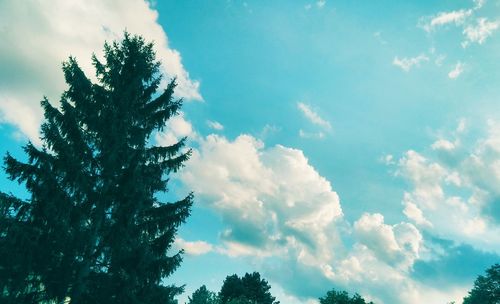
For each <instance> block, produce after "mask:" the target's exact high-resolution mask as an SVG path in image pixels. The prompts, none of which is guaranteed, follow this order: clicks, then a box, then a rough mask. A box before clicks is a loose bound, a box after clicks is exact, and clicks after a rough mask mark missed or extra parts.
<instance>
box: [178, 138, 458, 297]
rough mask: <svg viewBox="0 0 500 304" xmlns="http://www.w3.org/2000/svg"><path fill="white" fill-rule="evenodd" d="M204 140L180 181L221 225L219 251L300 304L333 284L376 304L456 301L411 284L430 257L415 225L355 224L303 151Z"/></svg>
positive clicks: (366, 220) (377, 218)
mask: <svg viewBox="0 0 500 304" xmlns="http://www.w3.org/2000/svg"><path fill="white" fill-rule="evenodd" d="M197 141H198V142H197V143H198V145H199V147H198V148H196V149H194V150H193V155H192V158H191V160H190V161H189V162H188V164H187V166H186V168H185V169H184V170H183V171H182V172H181V173H180V174H179V177H180V179H181V180H182V181H183V183H184V184H185V185H186V187H187V188H189V189H192V190H194V192H195V193H196V196H197V198H198V201H199V204H201V205H202V206H204V207H206V208H210V209H211V210H213V211H215V212H216V213H217V214H219V215H220V216H221V218H222V219H223V224H224V228H223V229H222V230H221V231H220V233H219V237H220V240H219V243H218V244H216V245H213V247H212V249H213V251H215V252H217V253H219V254H224V255H227V256H229V257H233V258H236V257H246V258H252V259H253V260H254V261H255V262H256V263H257V264H256V265H257V266H256V267H258V268H260V269H261V271H263V273H264V274H265V275H266V277H268V278H269V279H271V280H272V281H273V282H276V284H279V285H280V286H281V287H282V288H283V290H284V291H285V292H287V293H290V294H292V295H293V296H294V297H297V298H298V299H299V301H300V302H302V303H305V302H307V301H310V300H311V299H313V298H314V297H316V295H317V294H319V293H324V291H325V290H328V289H330V288H331V286H338V287H339V288H343V289H346V290H350V291H358V292H361V293H362V294H363V296H364V297H366V298H369V299H371V300H376V301H377V303H423V302H425V303H438V302H437V300H436V299H439V300H443V301H444V299H450V297H449V296H450V294H449V290H445V291H437V290H435V289H434V287H432V286H426V285H422V284H420V283H419V282H417V281H414V280H413V279H412V278H411V275H410V270H411V268H412V266H413V264H414V263H415V261H416V260H417V259H419V257H420V255H421V252H422V251H423V250H424V249H423V248H424V245H423V237H422V234H421V233H420V231H419V229H418V228H417V227H416V226H415V225H417V224H415V225H414V224H411V223H407V222H400V223H397V224H394V225H392V224H389V223H386V222H385V221H384V217H383V216H382V215H381V214H378V213H375V214H364V215H362V216H361V218H360V219H359V220H358V221H356V222H355V223H354V224H353V225H350V224H349V223H348V222H347V221H346V220H345V219H344V218H343V212H342V208H341V205H340V200H339V197H338V195H337V193H336V192H335V191H334V189H333V188H332V186H331V184H330V182H329V181H328V180H327V179H325V178H324V177H322V176H321V175H320V174H319V173H318V172H317V170H316V169H315V168H314V167H313V166H311V165H310V163H309V161H308V159H307V158H306V156H305V155H304V153H303V152H302V151H301V150H297V149H293V148H289V147H284V146H281V145H276V146H272V147H266V146H265V145H264V143H263V142H262V141H260V140H259V139H257V138H255V137H253V136H250V135H240V136H238V137H236V138H235V139H234V140H229V139H227V138H225V137H223V136H220V135H214V134H212V135H209V136H207V137H205V138H199V137H198V139H197ZM419 174H420V175H421V178H422V179H425V178H427V177H426V176H425V175H422V173H419ZM411 211H412V210H411ZM411 211H410V212H411ZM345 239H349V242H347V244H346V243H344V241H343V240H345ZM292 277H293V280H292V279H291V278H292ZM297 282H300V284H297ZM388 284H391V286H393V288H392V289H391V291H390V292H389V291H388V290H387V285H388ZM430 295H432V297H431V296H430ZM431 299H432V300H431Z"/></svg>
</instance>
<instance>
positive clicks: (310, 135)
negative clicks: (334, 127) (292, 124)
mask: <svg viewBox="0 0 500 304" xmlns="http://www.w3.org/2000/svg"><path fill="white" fill-rule="evenodd" d="M299 136H300V137H302V138H317V139H323V138H325V133H323V132H321V131H319V132H306V131H304V130H302V129H300V130H299Z"/></svg>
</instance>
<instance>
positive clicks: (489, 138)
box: [397, 121, 500, 253]
mask: <svg viewBox="0 0 500 304" xmlns="http://www.w3.org/2000/svg"><path fill="white" fill-rule="evenodd" d="M464 128H465V124H464V123H463V121H461V123H460V124H459V127H458V128H457V130H455V136H459V135H460V134H462V132H463V129H464ZM499 144H500V127H499V124H498V123H494V122H490V124H489V131H488V134H486V135H485V136H484V138H482V139H480V140H478V141H477V142H475V143H470V144H467V145H465V144H460V140H459V139H454V140H453V141H450V140H446V139H440V140H438V141H436V142H435V143H433V144H432V146H431V147H432V151H436V152H439V153H438V154H436V155H432V154H431V155H429V156H424V155H423V154H422V153H418V152H416V151H412V150H410V151H407V152H406V153H405V155H404V156H403V157H401V158H400V159H399V162H398V165H397V166H398V173H397V174H398V175H399V176H402V177H404V178H405V179H406V180H407V181H408V182H409V183H410V185H411V188H410V190H409V191H407V192H406V193H405V194H404V197H403V205H404V206H405V208H404V214H405V215H406V216H407V217H408V219H409V220H411V221H413V222H414V223H415V224H416V225H417V226H418V227H421V228H422V229H425V230H426V231H428V232H430V233H432V234H434V235H436V236H438V237H441V238H445V239H450V240H453V241H456V242H458V243H465V244H470V245H472V246H474V247H476V248H479V249H480V250H489V251H494V252H497V253H498V252H499V248H498V243H499V242H500V237H499V235H500V208H499V207H498V202H499V201H500V200H499V199H498V198H499V197H500V191H499V190H498V184H499V183H500V173H499V172H500V148H498V147H499V146H500V145H499ZM443 218H446V221H443Z"/></svg>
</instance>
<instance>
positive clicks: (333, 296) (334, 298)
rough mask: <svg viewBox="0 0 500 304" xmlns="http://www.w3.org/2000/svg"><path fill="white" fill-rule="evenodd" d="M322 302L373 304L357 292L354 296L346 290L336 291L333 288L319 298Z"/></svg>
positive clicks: (324, 303)
mask: <svg viewBox="0 0 500 304" xmlns="http://www.w3.org/2000/svg"><path fill="white" fill-rule="evenodd" d="M319 303H320V304H373V303H372V302H366V301H365V299H363V298H362V297H361V296H360V295H359V294H357V293H355V294H354V295H353V296H352V297H350V296H349V294H348V293H347V292H346V291H336V290H335V289H332V290H330V291H328V292H327V294H326V295H325V296H324V297H322V298H319Z"/></svg>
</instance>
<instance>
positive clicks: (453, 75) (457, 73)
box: [448, 62, 464, 79]
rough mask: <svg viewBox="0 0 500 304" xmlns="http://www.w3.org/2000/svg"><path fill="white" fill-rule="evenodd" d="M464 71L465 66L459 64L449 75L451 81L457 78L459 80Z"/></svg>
mask: <svg viewBox="0 0 500 304" xmlns="http://www.w3.org/2000/svg"><path fill="white" fill-rule="evenodd" d="M463 71H464V64H463V63H461V62H457V64H456V65H455V67H454V68H453V70H451V71H450V72H449V73H448V77H449V78H450V79H456V78H458V76H460V75H461V74H462V72H463Z"/></svg>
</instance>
